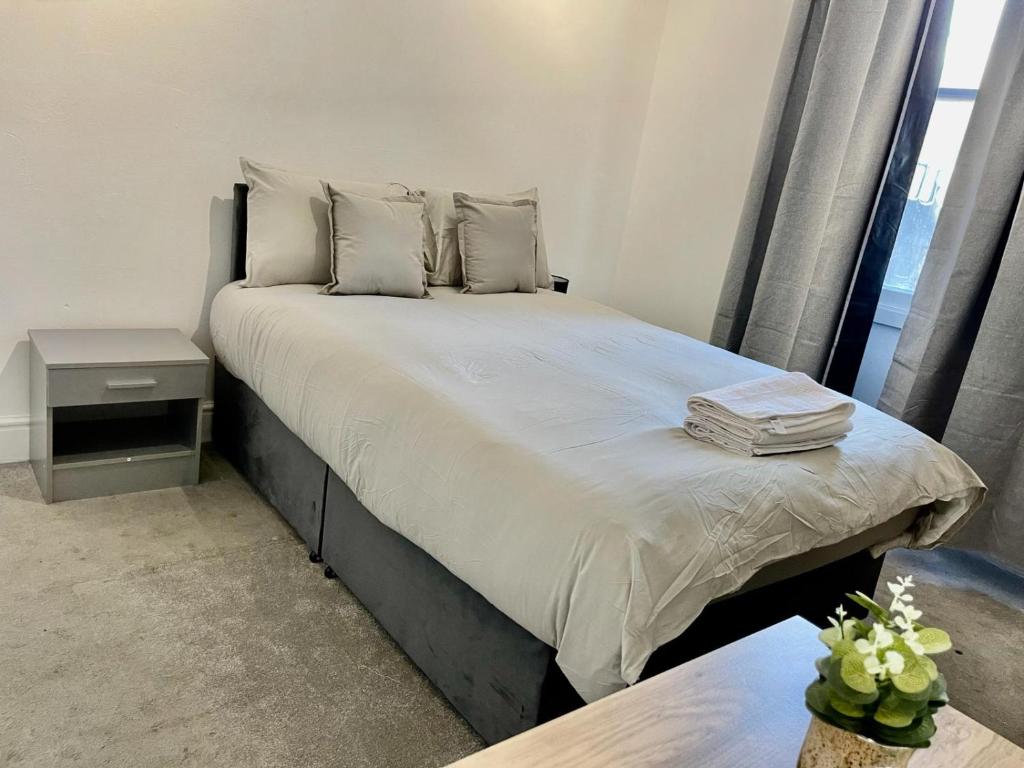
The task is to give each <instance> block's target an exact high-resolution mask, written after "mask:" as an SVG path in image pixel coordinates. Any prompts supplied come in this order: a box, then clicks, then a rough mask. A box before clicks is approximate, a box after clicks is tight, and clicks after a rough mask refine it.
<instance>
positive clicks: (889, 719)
mask: <svg viewBox="0 0 1024 768" xmlns="http://www.w3.org/2000/svg"><path fill="white" fill-rule="evenodd" d="M886 586H887V587H888V588H889V592H890V593H891V594H892V603H891V604H890V605H889V608H888V610H886V609H885V608H883V607H882V606H880V605H879V604H878V603H876V602H875V601H874V600H872V599H871V598H870V597H868V596H867V595H865V594H863V593H862V592H857V593H856V594H853V595H847V597H849V598H850V599H851V600H852V601H853V602H855V603H856V604H857V605H859V606H861V607H862V608H865V609H866V610H867V611H868V613H869V614H870V618H871V619H873V621H870V622H869V621H868V620H861V619H854V618H848V617H847V612H846V611H845V610H844V608H843V607H842V606H841V605H840V606H839V608H838V609H836V615H837V616H838V619H835V618H832V617H831V616H830V617H829V622H830V623H831V625H832V626H830V627H828V628H827V629H824V630H822V632H821V633H820V634H819V635H818V637H819V638H820V639H821V641H822V642H823V643H824V644H825V645H826V646H827V647H828V649H829V653H828V655H826V656H823V657H821V658H820V659H818V660H817V662H816V666H817V669H818V679H817V680H815V681H814V682H813V683H811V684H810V686H809V687H808V688H807V692H806V696H805V699H806V703H807V708H808V709H810V710H811V713H812V714H813V715H814V717H812V718H811V725H810V727H809V728H808V731H807V737H806V739H805V740H804V745H803V749H802V750H801V752H800V761H799V763H798V768H846V767H847V766H866V767H871V768H874V767H878V768H882V767H884V768H890V767H893V768H895V767H896V766H905V765H907V763H908V761H909V760H910V756H911V754H912V753H913V751H914V750H915V749H920V748H922V747H927V746H929V744H930V739H931V737H932V736H933V735H934V734H935V722H934V720H933V719H932V715H933V714H935V712H936V711H937V710H938V708H939V707H941V706H942V705H944V704H945V703H946V702H947V701H948V700H949V699H948V697H947V696H946V680H945V678H944V677H943V676H942V674H941V673H940V672H939V670H938V667H936V665H935V662H934V661H932V659H931V658H930V657H931V656H932V655H933V654H937V653H942V652H943V651H947V650H949V649H950V648H951V647H952V643H951V642H950V639H949V635H948V634H946V633H945V632H944V631H942V630H941V629H936V628H934V627H926V626H924V625H923V624H921V623H920V621H919V619H920V618H921V615H922V614H921V611H919V610H918V609H917V608H915V607H914V596H913V595H912V594H911V593H910V589H911V588H912V587H913V586H914V581H913V577H911V576H907V577H906V578H903V577H898V578H897V579H896V583H895V584H894V583H892V582H888V583H887V585H886Z"/></svg>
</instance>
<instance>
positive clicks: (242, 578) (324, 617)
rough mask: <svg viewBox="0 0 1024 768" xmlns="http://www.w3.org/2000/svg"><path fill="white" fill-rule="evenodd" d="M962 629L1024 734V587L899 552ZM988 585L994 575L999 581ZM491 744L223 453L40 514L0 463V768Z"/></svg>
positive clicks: (33, 493)
mask: <svg viewBox="0 0 1024 768" xmlns="http://www.w3.org/2000/svg"><path fill="white" fill-rule="evenodd" d="M907 572H912V573H914V574H915V576H916V577H917V580H918V582H919V583H921V585H922V586H921V588H920V589H919V590H918V603H917V605H918V606H920V607H922V608H923V609H924V610H925V611H926V614H925V615H926V617H928V618H929V619H930V620H932V621H933V622H934V623H936V624H939V625H941V626H944V627H947V628H949V629H950V631H951V634H953V636H954V638H955V640H956V644H957V651H956V652H955V653H952V654H949V655H948V660H946V659H944V660H943V662H944V663H943V667H944V669H945V670H946V674H947V677H948V678H949V687H950V691H951V694H952V696H953V698H954V702H955V704H956V706H957V707H958V708H959V709H961V710H962V711H964V712H966V713H967V714H969V715H971V716H972V717H974V718H976V719H977V720H980V721H981V722H983V723H985V724H986V725H989V726H990V727H992V728H993V729H994V730H997V731H998V732H1000V733H1001V734H1003V735H1004V736H1006V737H1008V738H1010V739H1012V740H1014V741H1016V742H1017V743H1019V744H1024V723H1022V722H1021V721H1020V717H1019V711H1020V710H1019V704H1020V702H1019V692H1020V691H1021V690H1024V677H1022V675H1024V667H1022V665H1021V664H1020V661H1019V659H1020V655H1019V654H1020V651H1019V649H1020V648H1021V647H1024V612H1022V611H1024V605H1022V604H1021V603H1022V602H1024V598H1022V595H1021V593H1020V585H1019V584H1018V583H1017V582H1016V581H1014V580H1012V579H1011V580H1009V581H1007V580H1003V581H999V578H998V574H999V573H1001V572H998V571H997V572H996V573H995V574H993V573H992V572H990V571H987V570H986V568H985V567H984V561H980V562H979V561H976V560H975V559H971V558H966V557H956V556H949V555H947V554H946V553H938V552H937V553H905V552H900V553H894V554H891V555H890V556H889V558H888V560H887V564H886V567H885V572H884V574H883V575H884V576H885V577H887V578H888V579H889V580H892V578H893V576H894V574H896V573H900V574H903V573H907ZM993 579H995V581H993ZM482 746H483V745H482V743H481V741H480V740H479V738H478V737H477V736H476V734H475V733H474V732H473V730H472V729H471V728H470V727H469V726H468V725H467V724H466V723H465V722H464V721H463V720H462V719H461V718H460V717H459V716H458V714H457V713H455V712H454V711H453V710H452V709H451V707H450V706H449V705H448V704H447V702H446V701H445V700H444V698H443V697H442V696H441V695H440V693H439V692H438V691H437V690H436V689H435V688H434V687H433V686H432V685H431V684H430V682H429V681H428V680H426V679H425V678H424V677H423V675H422V674H421V673H420V672H419V671H418V670H417V669H416V668H415V667H414V666H413V665H412V663H411V662H410V661H409V660H408V659H407V658H406V657H405V656H404V655H403V653H402V652H401V651H400V650H399V649H398V648H397V647H396V646H395V644H394V643H393V642H392V641H391V640H390V639H389V638H388V636H387V634H386V633H385V632H384V631H383V630H382V629H381V628H380V627H379V626H378V625H377V623H376V622H375V621H374V619H373V618H372V617H371V616H370V615H369V614H368V613H367V612H366V611H365V610H364V609H363V608H362V606H361V605H360V604H359V603H358V602H357V601H356V600H355V599H354V598H353V597H352V596H351V594H349V593H348V592H347V590H345V588H344V587H343V586H342V585H340V584H339V583H338V582H337V581H328V580H326V579H324V578H323V576H322V574H321V570H320V568H319V567H318V566H314V565H313V564H311V563H310V562H309V561H308V560H307V558H306V552H305V550H304V548H303V546H302V544H301V542H300V541H299V540H298V539H297V538H296V537H295V535H294V534H293V533H292V531H291V529H290V528H289V527H288V526H287V524H285V523H284V522H283V521H282V520H281V519H280V518H279V517H278V516H277V514H276V513H275V512H274V511H273V510H272V509H271V508H270V507H269V506H268V505H267V504H266V503H265V502H264V501H263V500H262V499H261V498H260V497H259V496H258V495H256V494H255V493H254V492H253V491H252V490H251V489H250V488H249V486H248V485H247V484H246V483H245V482H244V481H243V480H241V479H240V478H239V476H238V475H237V474H236V473H235V472H234V470H232V469H231V467H230V466H229V465H227V463H226V462H224V461H223V460H222V459H220V458H218V457H217V456H216V455H215V454H212V453H211V454H207V455H205V456H204V459H203V467H202V482H201V483H200V485H198V486H195V487H193V488H185V489H181V488H174V489H168V490H164V491H152V492H148V493H140V494H128V495H124V496H115V497H107V498H101V499H89V500H83V501H76V502H65V503H61V504H53V505H49V506H47V505H45V504H43V503H42V501H41V499H40V496H39V491H38V489H37V487H36V484H35V480H34V478H33V476H32V473H31V470H30V469H29V467H28V465H27V464H10V465H0V766H47V767H49V766H55V767H59V766H70V765H79V766H81V765H88V766H93V765H104V766H170V765H174V766H200V765H202V766H207V765H217V766H246V767H247V768H258V767H260V766H268V767H269V766H295V765H302V766H343V767H345V768H348V767H349V766H352V767H353V768H354V767H357V766H395V767H396V768H402V767H403V766H441V765H446V764H447V763H449V762H451V761H453V760H456V759H458V758H459V757H462V756H463V755H466V754H469V753H471V752H474V751H476V750H478V749H480V748H481V747H482Z"/></svg>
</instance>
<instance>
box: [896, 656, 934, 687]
mask: <svg viewBox="0 0 1024 768" xmlns="http://www.w3.org/2000/svg"><path fill="white" fill-rule="evenodd" d="M904 658H905V657H904ZM917 661H918V663H919V664H920V665H921V666H922V667H924V671H925V672H927V673H928V679H929V680H931V681H932V682H933V683H934V682H935V681H936V680H937V679H938V677H939V668H938V667H937V666H936V664H935V662H934V661H932V660H931V659H929V658H928V657H927V656H918V657H917Z"/></svg>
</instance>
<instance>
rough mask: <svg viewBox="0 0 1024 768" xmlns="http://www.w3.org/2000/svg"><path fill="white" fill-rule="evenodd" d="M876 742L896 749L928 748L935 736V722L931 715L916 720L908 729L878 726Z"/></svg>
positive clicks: (876, 728) (875, 736)
mask: <svg viewBox="0 0 1024 768" xmlns="http://www.w3.org/2000/svg"><path fill="white" fill-rule="evenodd" d="M872 735H873V737H874V738H875V740H876V741H880V742H882V743H883V744H889V745H891V746H895V747H917V748H920V747H927V746H928V745H929V744H930V743H931V742H930V741H929V739H931V737H932V736H934V735H935V721H934V720H932V716H931V715H925V716H924V717H921V718H919V719H918V720H915V721H914V722H913V723H912V724H911V725H909V726H907V727H906V728H891V727H889V726H885V725H881V724H878V725H877V726H876V727H875V728H874V731H873V734H872Z"/></svg>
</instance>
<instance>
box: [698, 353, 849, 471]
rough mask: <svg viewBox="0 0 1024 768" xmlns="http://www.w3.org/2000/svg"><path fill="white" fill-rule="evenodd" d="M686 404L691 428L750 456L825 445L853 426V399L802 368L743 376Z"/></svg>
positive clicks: (700, 437)
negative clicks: (800, 370)
mask: <svg viewBox="0 0 1024 768" xmlns="http://www.w3.org/2000/svg"><path fill="white" fill-rule="evenodd" d="M686 404H687V406H688V407H689V409H690V415H689V416H687V417H686V421H685V422H683V429H685V430H686V432H687V434H689V435H690V436H692V437H694V438H696V439H697V440H703V441H704V442H707V443H712V444H714V445H717V446H719V447H721V448H725V449H726V450H728V451H733V452H734V453H741V454H744V455H746V456H765V455H768V454H773V453H791V452H794V451H810V450H814V449H815V448H824V447H826V446H829V445H834V444H835V443H838V442H839V441H840V440H842V439H843V438H844V437H846V435H847V433H848V432H849V431H850V430H851V429H853V424H852V423H851V422H850V417H851V416H852V415H853V410H854V404H853V401H852V400H850V399H849V398H847V397H843V396H842V395H840V394H838V393H837V392H833V391H832V390H831V389H826V388H825V387H823V386H821V385H820V384H818V383H817V382H816V381H814V379H812V378H810V377H809V376H806V375H805V374H803V373H783V374H780V375H778V376H769V377H767V378H764V379H754V380H753V381H744V382H742V383H740V384H733V385H732V386H728V387H722V388H720V389H715V390H711V391H710V392H703V393H701V394H697V395H694V396H693V397H691V398H690V399H689V400H687V401H686Z"/></svg>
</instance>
